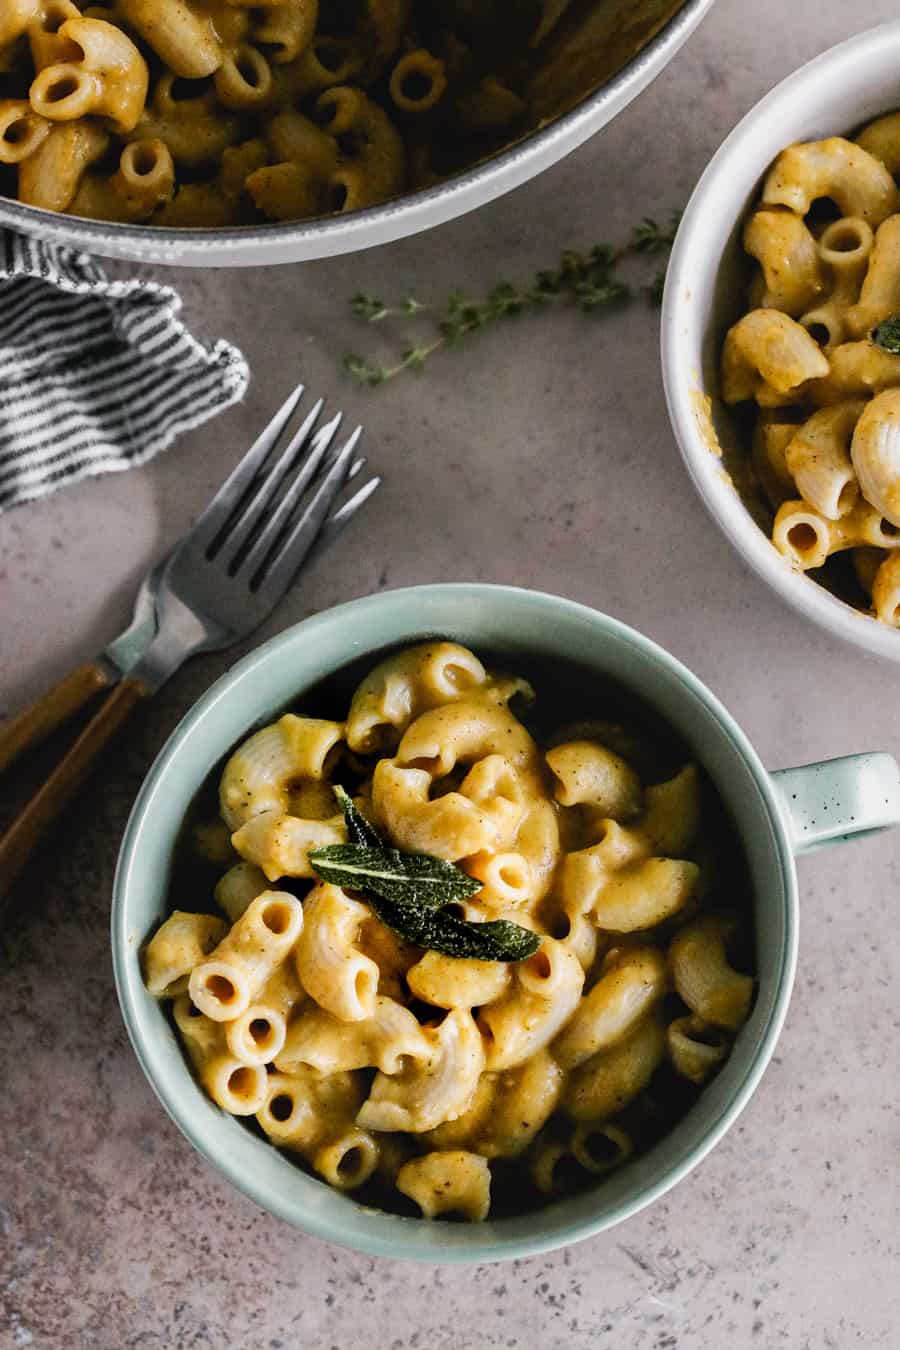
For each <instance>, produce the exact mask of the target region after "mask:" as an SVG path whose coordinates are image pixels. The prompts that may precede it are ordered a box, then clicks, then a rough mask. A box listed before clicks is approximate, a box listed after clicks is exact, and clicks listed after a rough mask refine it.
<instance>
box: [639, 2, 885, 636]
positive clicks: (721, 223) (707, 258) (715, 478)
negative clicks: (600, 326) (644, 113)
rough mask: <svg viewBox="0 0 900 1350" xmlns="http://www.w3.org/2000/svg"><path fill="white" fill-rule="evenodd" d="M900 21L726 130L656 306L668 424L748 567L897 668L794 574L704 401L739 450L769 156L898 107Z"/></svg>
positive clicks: (820, 60)
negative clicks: (747, 312) (721, 373)
mask: <svg viewBox="0 0 900 1350" xmlns="http://www.w3.org/2000/svg"><path fill="white" fill-rule="evenodd" d="M898 69H900V21H894V22H891V23H886V24H883V25H881V26H880V27H878V28H873V29H871V30H870V31H868V32H866V33H860V34H859V36H858V37H854V38H851V39H850V40H849V41H848V42H842V43H841V44H840V46H837V47H832V48H831V49H830V51H827V52H824V53H823V54H822V55H821V56H819V57H816V59H815V60H814V61H811V62H810V63H809V64H808V65H806V66H803V67H801V69H800V70H798V71H796V72H795V73H794V74H793V75H789V76H788V78H787V79H786V80H783V81H782V83H781V84H779V85H778V86H777V87H776V88H775V89H773V90H772V92H771V93H770V94H767V95H766V97H765V98H764V99H763V100H762V101H761V102H760V103H758V104H757V105H756V107H755V108H753V110H752V111H751V112H749V113H748V114H747V116H746V117H745V118H744V119H743V121H742V122H740V123H739V124H738V125H737V126H736V127H735V129H734V131H732V133H731V135H730V136H729V137H728V139H727V140H726V141H725V142H724V143H723V145H722V146H721V148H720V149H719V151H718V152H717V154H716V155H715V156H714V157H713V159H712V160H711V162H710V164H709V166H708V167H707V169H706V172H705V173H704V174H703V177H702V178H701V179H700V182H699V183H698V184H697V187H696V189H695V191H694V194H693V196H692V197H691V200H690V202H689V203H688V206H687V210H686V211H685V213H684V218H683V220H682V223H681V228H680V229H679V231H678V238H677V240H676V242H675V247H674V249H673V251H672V258H671V261H670V264H669V270H668V278H667V281H666V290H665V297H664V300H663V311H662V363H663V378H664V382H665V389H666V398H667V400H668V404H669V415H670V417H671V419H672V426H673V428H674V430H675V435H676V437H677V439H678V444H679V445H680V447H681V453H682V455H683V456H684V461H685V464H686V465H687V468H688V471H689V473H690V475H691V477H692V478H693V480H694V484H695V486H696V488H697V490H698V492H699V493H700V495H701V497H702V498H703V500H704V502H705V503H706V506H707V507H708V509H709V511H710V512H711V514H712V515H713V517H714V518H715V519H716V521H717V522H718V523H719V525H720V526H721V527H722V529H723V530H724V532H725V534H726V535H727V536H728V538H729V539H730V540H731V542H732V544H733V545H734V546H735V548H736V549H737V550H738V552H739V553H741V554H742V555H743V557H744V558H745V559H746V561H747V562H748V563H749V564H750V566H751V567H752V568H753V569H754V570H755V571H756V572H758V573H759V575H760V576H761V577H762V578H763V580H765V581H767V582H768V583H769V585H770V586H772V587H773V588H774V589H775V590H776V591H777V592H778V593H779V595H781V596H783V597H784V599H785V600H787V601H788V603H789V604H791V605H793V606H794V607H795V608H796V609H799V610H801V611H802V612H803V613H804V614H805V615H806V616H807V617H808V618H810V619H813V620H814V621H815V622H816V623H819V624H821V625H822V626H823V627H824V628H827V629H828V630H829V631H830V632H832V633H834V634H836V635H837V636H838V637H842V638H845V639H846V640H847V641H848V642H853V643H855V644H856V645H857V646H859V647H863V648H864V649H865V650H866V651H868V652H872V653H875V654H876V655H879V656H885V657H888V658H889V659H891V660H894V661H900V633H898V632H897V631H896V630H895V629H892V628H888V627H886V626H885V625H884V624H880V623H878V622H877V621H876V620H875V619H873V618H870V617H869V616H868V615H866V614H863V613H862V612H861V611H860V610H857V609H855V608H853V606H852V605H849V604H846V603H844V602H843V601H842V600H840V599H838V598H837V597H836V596H834V595H832V594H831V593H830V592H829V591H828V590H826V589H825V587H824V586H821V585H820V584H819V583H818V582H816V581H813V580H811V579H810V578H809V577H807V576H804V575H803V574H802V573H798V572H795V571H793V570H792V568H791V567H790V565H789V564H788V562H787V561H786V560H785V559H784V558H783V557H782V556H781V554H779V553H778V552H777V551H776V550H775V548H774V547H773V546H772V544H771V543H770V542H769V539H768V537H767V536H766V535H765V534H764V532H763V531H762V529H761V528H760V527H759V525H758V524H757V523H756V521H755V520H754V519H753V517H752V515H751V514H750V512H749V511H748V510H747V507H746V506H745V505H744V503H743V502H742V501H741V499H740V497H739V496H738V495H737V493H736V492H735V490H734V488H733V486H732V484H731V482H730V479H729V477H728V475H727V474H726V473H725V472H723V461H722V460H720V459H719V458H717V457H716V455H715V454H714V453H712V452H711V448H710V442H711V437H710V432H709V424H708V420H707V419H706V418H705V416H704V406H705V404H704V400H705V398H706V396H709V398H710V399H711V400H712V422H713V426H714V427H715V432H716V437H717V438H718V441H719V444H720V446H721V448H722V450H723V454H724V468H727V466H728V463H729V459H730V457H731V456H737V455H738V454H741V455H744V454H746V446H745V444H744V443H743V438H741V437H739V430H738V426H737V424H736V421H735V418H734V417H733V415H732V413H731V411H730V410H729V409H728V408H726V407H725V406H724V405H723V404H722V402H721V400H720V398H719V394H718V364H719V354H720V352H721V347H722V340H723V338H724V336H725V332H726V330H727V328H728V327H729V325H730V324H732V323H734V321H735V320H736V319H737V318H738V317H739V316H740V314H741V313H742V312H743V309H744V308H745V307H746V305H745V291H746V276H747V262H746V259H745V258H744V255H743V251H742V249H741V238H740V236H741V228H742V225H743V221H744V218H745V216H746V213H747V210H748V208H749V206H750V205H751V203H752V202H753V201H754V200H755V199H756V197H757V196H758V194H759V191H760V188H761V185H762V179H763V177H764V175H765V173H766V170H767V169H768V168H769V165H770V164H771V163H772V161H773V159H774V158H775V156H776V155H777V154H778V152H779V151H780V150H783V149H784V147H785V146H786V145H790V144H791V143H792V142H794V141H808V140H819V139H821V138H822V137H824V136H834V135H846V134H847V133H848V132H851V131H852V130H853V129H854V128H856V127H859V126H861V125H862V124H863V123H865V122H867V121H869V120H870V119H872V118H873V117H877V116H878V115H879V114H881V113H884V112H888V111H890V110H891V109H893V108H896V107H897V106H898V105H900V79H898V75H897V72H898Z"/></svg>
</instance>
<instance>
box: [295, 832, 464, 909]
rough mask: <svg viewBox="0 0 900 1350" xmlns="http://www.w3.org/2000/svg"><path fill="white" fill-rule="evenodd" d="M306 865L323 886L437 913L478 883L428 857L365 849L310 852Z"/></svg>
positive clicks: (357, 846) (329, 846)
mask: <svg viewBox="0 0 900 1350" xmlns="http://www.w3.org/2000/svg"><path fill="white" fill-rule="evenodd" d="M309 861H310V862H311V863H312V865H313V867H314V868H315V869H316V871H317V872H318V874H319V876H320V877H321V878H322V880H323V881H328V882H330V883H331V885H332V886H344V887H346V888H347V889H348V890H353V891H371V892H373V893H374V894H375V895H379V896H381V898H382V899H383V900H395V901H400V902H402V901H411V902H413V903H415V904H417V905H419V906H420V907H421V908H422V909H427V910H430V909H440V908H441V906H442V905H452V904H454V903H455V902H456V901H458V900H468V898H469V897H470V896H472V895H475V894H476V892H478V891H480V890H481V882H480V881H476V880H475V878H474V877H470V876H469V875H468V873H466V872H464V871H463V870H462V869H461V868H459V867H456V866H455V865H454V864H453V863H451V862H445V861H444V859H443V858H433V857H432V856H431V854H430V853H401V852H400V850H399V849H397V848H385V847H384V846H383V845H382V846H381V847H380V848H372V847H370V846H369V845H366V844H327V845H326V846H325V847H324V848H317V849H313V850H312V852H311V853H310V855H309Z"/></svg>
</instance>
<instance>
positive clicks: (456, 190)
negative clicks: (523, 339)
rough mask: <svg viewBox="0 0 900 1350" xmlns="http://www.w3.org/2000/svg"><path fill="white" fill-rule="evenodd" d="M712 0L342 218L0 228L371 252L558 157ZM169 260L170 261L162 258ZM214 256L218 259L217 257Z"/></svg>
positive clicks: (146, 246)
mask: <svg viewBox="0 0 900 1350" xmlns="http://www.w3.org/2000/svg"><path fill="white" fill-rule="evenodd" d="M714 4H715V0H683V4H682V6H681V8H680V9H679V10H678V11H676V12H675V13H674V14H672V15H671V16H670V18H669V19H667V20H666V22H665V23H664V24H663V25H662V27H661V28H660V29H659V30H658V31H657V32H656V33H654V34H653V36H652V37H651V38H650V39H649V40H648V41H647V42H646V43H645V45H644V46H643V47H642V48H641V49H640V51H638V52H637V53H636V54H635V55H634V56H633V57H632V58H631V59H630V60H628V61H627V62H626V63H625V65H624V66H622V67H621V68H620V69H619V70H618V71H616V72H615V74H614V75H612V76H611V78H610V79H609V80H608V81H606V82H605V83H604V84H602V85H601V86H600V87H599V88H598V89H595V90H594V91H593V92H591V93H590V94H588V95H587V96H586V97H585V98H584V99H582V101H581V102H580V103H578V104H577V105H576V106H575V107H574V108H571V109H569V110H568V111H567V112H565V113H563V114H562V115H561V116H560V117H557V118H554V119H552V120H551V121H550V122H548V123H547V124H546V125H544V126H539V127H538V128H536V129H535V130H534V131H532V132H530V133H529V134H528V135H527V136H525V137H523V138H522V139H521V140H518V141H515V142H513V143H512V144H511V145H509V146H507V147H505V148H504V149H503V150H501V151H500V152H499V153H498V154H496V155H493V156H491V157H490V158H488V159H486V160H482V161H480V162H478V163H476V164H474V165H472V166H470V167H469V168H467V169H465V170H464V171H463V172H462V173H459V174H456V175H454V176H453V177H451V178H447V179H443V180H441V182H439V183H436V184H434V185H432V186H430V187H427V188H423V189H421V190H419V191H418V192H411V193H404V194H403V195H402V196H400V197H397V198H394V199H391V200H389V201H387V202H381V203H379V204H378V205H376V206H370V207H365V208H363V209H361V210H359V211H353V212H349V213H348V214H347V215H345V216H321V217H318V218H316V219H314V220H311V221H299V222H298V221H292V222H286V223H277V222H271V223H268V224H260V225H247V226H233V227H220V228H216V229H198V228H193V227H181V228H175V227H173V226H168V227H166V226H159V225H132V224H126V223H123V222H119V221H93V220H89V219H87V218H86V217H82V216H66V215H63V216H60V214H59V213H57V212H53V211H47V210H45V209H43V208H41V207H34V206H28V205H27V204H25V203H23V202H19V201H17V200H15V199H14V198H8V197H3V196H0V226H2V225H8V226H11V227H13V228H18V229H21V230H23V231H24V232H26V233H29V232H30V233H32V234H38V235H39V237H40V238H41V239H43V240H44V241H45V242H49V243H53V244H68V245H71V246H73V247H78V248H83V249H87V250H89V251H90V250H93V251H96V252H98V253H103V252H104V250H105V249H110V248H112V249H115V250H116V256H120V257H129V256H134V257H135V258H136V259H140V258H141V257H146V258H148V259H149V258H151V256H152V257H156V258H157V259H158V260H159V261H161V262H166V261H171V262H173V263H174V262H183V263H184V264H186V265H191V264H193V265H197V264H199V263H201V262H202V259H203V254H204V253H206V252H210V251H213V250H217V249H221V248H222V247H223V246H226V245H230V246H234V247H235V248H241V249H242V250H246V251H247V254H248V256H247V258H246V261H242V263H241V265H246V266H253V265H258V264H260V263H263V262H265V261H266V258H265V254H266V253H268V252H272V251H278V250H279V249H280V248H283V247H285V246H289V247H292V248H295V249H296V248H298V247H299V248H300V249H302V254H301V253H299V252H298V253H297V254H296V255H295V259H294V260H299V259H300V258H301V257H302V258H308V259H313V258H318V257H326V256H331V255H334V254H336V253H342V252H350V251H352V250H357V249H363V248H367V247H371V246H373V245H375V244H380V243H386V242H389V241H390V240H393V239H398V238H401V237H403V236H404V235H409V234H413V233H417V232H418V231H420V230H424V229H427V228H428V227H429V226H432V225H435V224H438V223H440V222H443V221H447V220H451V219H453V218H454V217H455V216H458V215H462V214H464V213H465V212H466V211H469V210H472V209H474V208H475V207H476V206H480V205H484V204H486V203H487V202H489V201H492V200H493V199H494V198H495V197H499V196H501V195H502V194H503V193H505V192H508V191H510V190H511V189H512V188H515V187H517V186H519V185H520V184H522V183H524V182H526V181H527V180H528V179H529V178H531V177H533V176H535V175H536V174H538V173H539V172H540V171H541V170H542V169H543V168H546V167H549V165H550V164H552V163H555V162H556V161H557V160H559V159H561V158H563V156H564V155H566V154H567V153H568V152H570V151H571V150H574V149H576V148H577V147H578V146H579V145H581V144H582V142H583V141H585V140H587V138H588V137H589V136H590V135H591V134H592V133H593V132H594V131H595V130H597V129H598V128H599V126H601V125H603V122H604V121H606V120H608V119H607V118H605V117H604V113H606V112H607V111H608V114H609V117H610V118H611V117H613V116H614V115H615V113H617V112H618V111H620V110H621V108H623V107H624V106H625V105H626V104H627V103H628V102H629V101H630V100H631V99H632V98H634V97H636V95H637V94H638V93H640V92H641V90H642V89H644V88H645V87H646V85H648V84H649V83H650V81H651V80H652V79H653V78H654V76H655V75H657V74H658V73H659V72H660V70H661V69H662V68H663V67H664V66H665V65H666V64H667V63H668V61H669V60H670V59H671V57H673V56H674V55H675V53H676V52H677V51H678V49H679V47H681V46H682V44H683V43H684V42H686V41H687V39H688V37H689V36H690V34H691V33H692V32H693V30H694V29H695V28H696V27H697V25H698V24H699V23H700V21H701V20H702V19H703V17H704V16H705V15H706V13H707V12H708V11H709V10H710V9H711V8H712V6H713V5H714ZM167 254H171V257H167V256H166V255H167ZM217 256H219V255H217Z"/></svg>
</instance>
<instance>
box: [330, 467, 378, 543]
mask: <svg viewBox="0 0 900 1350" xmlns="http://www.w3.org/2000/svg"><path fill="white" fill-rule="evenodd" d="M354 469H356V465H354V466H353V469H351V470H350V473H348V475H347V479H348V481H349V479H350V478H351V477H353V476H354V475H353V470H354ZM380 484H381V479H380V478H379V477H378V476H377V475H376V477H375V478H370V479H369V481H368V482H367V483H364V484H363V486H362V487H361V488H359V490H358V491H357V492H354V494H353V496H352V497H349V498H348V499H347V501H345V502H344V504H343V506H341V507H339V508H338V510H337V511H333V512H332V513H331V515H330V516H329V517H328V519H327V520H326V521H325V524H324V525H323V526H322V528H321V530H320V531H319V537H318V539H317V540H316V545H315V546H316V548H317V549H318V548H319V546H320V545H321V546H324V545H326V544H333V543H334V541H335V539H337V537H338V535H339V534H341V533H342V532H343V531H344V530H345V529H346V528H347V526H348V525H349V524H350V522H351V520H352V519H353V517H354V516H355V515H356V513H357V511H358V510H359V508H360V507H361V506H365V504H366V502H367V501H368V500H369V498H370V497H371V495H372V493H373V492H375V491H376V489H377V488H378V487H379V486H380Z"/></svg>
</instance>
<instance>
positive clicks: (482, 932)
mask: <svg viewBox="0 0 900 1350" xmlns="http://www.w3.org/2000/svg"><path fill="white" fill-rule="evenodd" d="M367 899H368V902H369V905H370V907H371V908H372V910H373V911H374V912H375V914H376V915H377V917H378V918H379V919H380V920H381V922H382V923H383V924H386V926H387V927H388V928H392V929H393V931H394V932H395V933H398V934H399V936H400V937H402V938H405V939H406V941H407V942H411V943H413V945H414V946H416V947H426V948H427V949H429V950H430V951H434V952H443V954H444V955H445V956H455V957H460V958H462V957H468V958H469V959H471V960H474V961H524V960H525V959H526V957H529V956H533V955H534V953H535V952H536V951H537V949H538V947H539V946H540V945H541V938H540V934H539V933H533V932H532V931H531V929H530V928H522V927H520V925H519V924H517V923H509V922H508V921H507V920H506V919H492V920H490V921H489V922H487V923H470V922H469V921H468V920H467V919H460V918H459V917H458V916H457V915H456V914H448V913H447V911H446V910H431V911H429V910H424V909H420V908H417V906H416V905H415V904H410V903H406V902H402V901H401V902H399V903H398V902H396V901H391V900H384V899H382V898H380V897H379V896H369V897H367Z"/></svg>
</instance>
